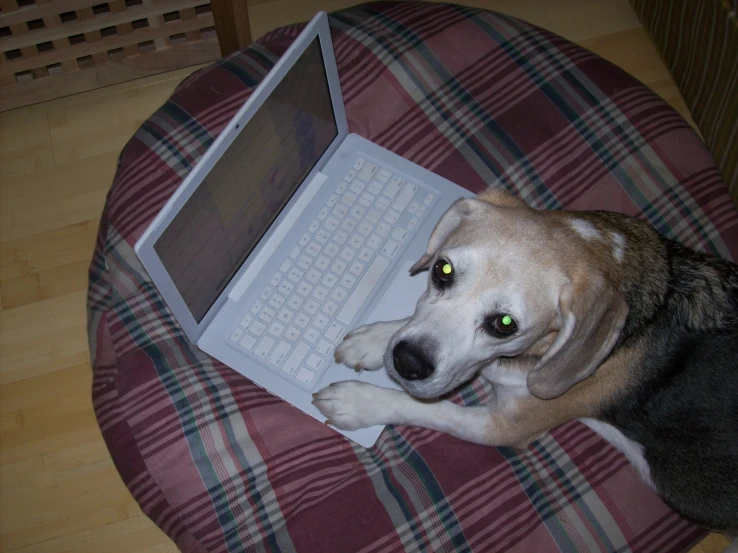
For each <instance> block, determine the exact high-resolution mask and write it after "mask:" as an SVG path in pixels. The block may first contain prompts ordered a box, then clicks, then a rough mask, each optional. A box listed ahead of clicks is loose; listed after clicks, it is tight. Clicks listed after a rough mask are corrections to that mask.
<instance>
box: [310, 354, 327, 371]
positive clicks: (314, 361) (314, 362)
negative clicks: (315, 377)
mask: <svg viewBox="0 0 738 553" xmlns="http://www.w3.org/2000/svg"><path fill="white" fill-rule="evenodd" d="M323 363H325V360H324V359H323V358H322V357H318V356H317V355H315V354H314V353H311V354H310V357H308V359H307V361H305V364H306V365H307V366H308V367H310V368H311V369H315V370H316V371H318V370H320V367H322V366H323Z"/></svg>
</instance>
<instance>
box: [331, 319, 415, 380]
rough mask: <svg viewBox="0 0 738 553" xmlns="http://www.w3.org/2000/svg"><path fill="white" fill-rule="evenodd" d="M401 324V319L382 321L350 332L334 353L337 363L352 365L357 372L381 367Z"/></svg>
mask: <svg viewBox="0 0 738 553" xmlns="http://www.w3.org/2000/svg"><path fill="white" fill-rule="evenodd" d="M400 326H401V323H400V322H399V321H392V322H381V323H374V324H369V325H364V326H360V327H359V328H357V329H356V330H354V331H353V332H349V333H348V334H347V335H346V337H345V338H344V339H343V342H341V343H340V344H338V347H337V348H336V350H335V352H334V354H333V356H334V358H335V360H336V363H340V364H343V365H346V366H348V367H352V368H353V369H354V370H356V371H357V372H359V371H362V370H365V369H366V370H368V371H376V370H377V369H381V368H382V366H383V365H384V351H385V350H386V349H387V344H388V343H389V341H390V338H392V335H393V334H394V333H395V332H397V330H399V328H400Z"/></svg>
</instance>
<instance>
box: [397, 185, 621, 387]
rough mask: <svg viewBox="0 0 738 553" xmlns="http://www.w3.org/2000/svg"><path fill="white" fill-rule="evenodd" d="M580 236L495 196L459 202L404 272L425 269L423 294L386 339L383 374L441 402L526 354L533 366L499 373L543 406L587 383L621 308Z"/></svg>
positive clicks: (616, 329)
mask: <svg viewBox="0 0 738 553" xmlns="http://www.w3.org/2000/svg"><path fill="white" fill-rule="evenodd" d="M587 228H589V227H587ZM587 228H585V229H584V230H587ZM577 230H578V231H579V232H577ZM591 230H593V231H594V227H591ZM586 237H587V236H586V232H582V229H581V228H580V229H577V228H576V227H575V226H572V225H571V224H567V219H565V218H562V217H556V216H551V214H550V213H549V212H541V211H537V210H534V209H531V208H529V207H527V206H526V205H525V204H523V203H522V202H520V201H519V200H517V199H515V198H513V197H512V196H508V195H506V194H503V193H500V192H493V193H489V194H484V195H482V196H480V199H462V200H459V201H457V202H456V203H455V204H454V205H453V206H452V207H451V208H450V209H449V210H448V211H447V212H446V214H445V215H444V216H443V217H442V218H441V220H440V221H439V223H438V225H437V226H436V228H435V230H434V231H433V233H432V235H431V238H430V241H429V243H428V248H427V251H426V253H425V255H424V256H423V257H422V258H421V259H420V260H419V261H418V262H417V263H416V264H415V265H414V266H413V267H412V268H411V273H413V274H414V273H417V272H420V271H423V270H427V271H428V287H427V289H426V291H425V293H424V294H423V295H422V296H421V298H420V300H419V301H418V305H417V308H416V311H415V314H414V315H413V316H412V317H411V318H410V320H409V321H408V323H407V324H406V325H405V326H403V328H402V329H400V330H399V331H398V332H397V333H396V334H395V335H394V336H393V337H392V339H391V340H390V342H389V346H388V348H387V351H386V353H385V358H384V362H385V367H386V368H387V370H388V371H389V373H390V374H391V375H393V376H394V377H395V378H397V380H398V381H399V382H400V383H401V384H402V385H403V386H404V387H405V388H406V389H407V391H408V392H410V393H411V394H413V395H416V396H418V397H437V396H439V395H442V394H444V393H446V392H448V391H450V390H452V389H453V388H455V387H457V386H458V385H460V384H462V383H464V382H466V381H468V380H470V379H471V378H472V377H473V376H474V375H475V374H476V373H477V372H478V371H480V370H481V369H484V368H487V367H490V366H492V365H493V364H494V363H495V362H496V361H497V360H499V359H500V358H503V357H517V356H526V355H527V356H532V358H533V359H534V362H533V363H532V368H529V369H526V370H524V371H523V370H521V371H520V372H519V373H518V374H509V373H507V374H502V373H500V374H499V375H497V376H498V378H499V379H500V380H501V381H502V383H507V384H511V385H520V386H523V387H527V389H528V391H529V392H530V393H532V394H534V395H536V396H538V397H540V398H544V399H548V398H553V397H557V396H559V395H561V394H563V393H564V392H566V391H567V390H568V389H569V388H570V387H571V386H573V385H574V384H576V383H577V382H579V381H581V380H583V379H585V378H587V377H588V376H590V375H591V374H592V373H593V372H594V371H595V370H596V369H597V367H598V366H599V365H600V364H601V363H602V361H603V360H604V359H605V358H606V357H607V355H608V354H609V353H610V351H611V349H612V347H613V346H614V344H615V342H616V340H617V338H618V335H619V333H620V330H621V329H622V326H623V324H624V322H625V319H626V316H627V313H628V308H627V305H626V303H625V302H624V300H623V298H622V296H621V294H620V293H619V292H618V291H617V290H616V289H615V287H614V286H613V285H612V283H611V282H610V280H609V278H608V277H607V276H606V275H605V272H604V271H602V270H601V267H598V265H597V263H596V262H595V261H594V259H595V257H596V256H592V255H591V253H587V252H585V251H584V250H585V248H583V247H582V242H581V241H582V240H584V239H586ZM523 365H524V364H523ZM528 367H530V364H529V365H528Z"/></svg>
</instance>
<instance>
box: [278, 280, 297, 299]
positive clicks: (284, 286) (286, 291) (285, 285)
mask: <svg viewBox="0 0 738 553" xmlns="http://www.w3.org/2000/svg"><path fill="white" fill-rule="evenodd" d="M294 289H295V285H294V284H292V283H291V282H287V281H286V280H283V281H282V283H281V284H280V285H279V288H277V290H278V291H279V293H280V294H282V295H283V296H289V295H290V294H291V293H292V292H293V290H294Z"/></svg>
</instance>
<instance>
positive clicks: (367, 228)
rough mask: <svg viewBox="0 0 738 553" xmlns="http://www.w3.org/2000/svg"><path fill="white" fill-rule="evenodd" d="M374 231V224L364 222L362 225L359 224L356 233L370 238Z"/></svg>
mask: <svg viewBox="0 0 738 553" xmlns="http://www.w3.org/2000/svg"><path fill="white" fill-rule="evenodd" d="M373 229H374V225H373V224H372V223H370V222H369V221H362V222H361V223H359V226H358V228H357V229H356V232H358V233H359V234H362V235H363V236H369V235H370V234H371V232H372V230H373Z"/></svg>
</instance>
